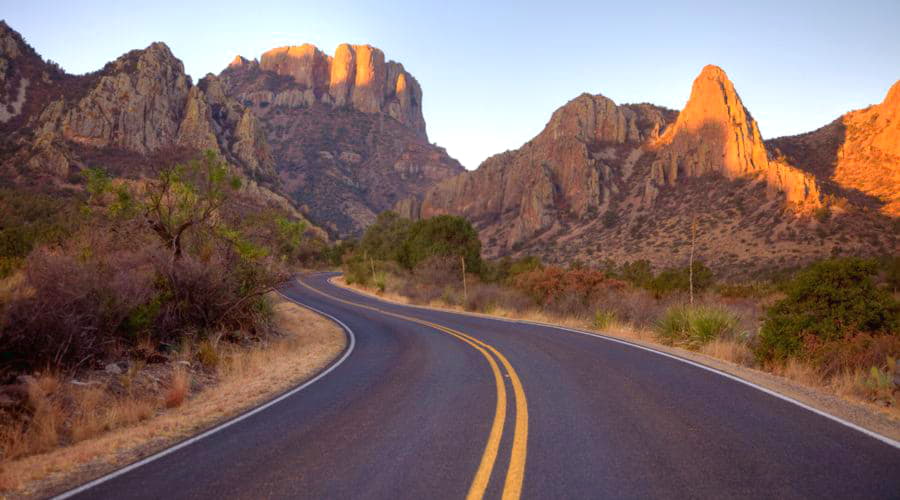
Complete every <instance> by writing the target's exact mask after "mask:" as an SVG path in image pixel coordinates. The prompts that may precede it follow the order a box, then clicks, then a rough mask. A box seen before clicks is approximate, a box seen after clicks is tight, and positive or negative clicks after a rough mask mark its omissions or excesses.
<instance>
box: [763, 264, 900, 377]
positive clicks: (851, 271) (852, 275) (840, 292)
mask: <svg viewBox="0 0 900 500" xmlns="http://www.w3.org/2000/svg"><path fill="white" fill-rule="evenodd" d="M875 273H876V268H875V265H874V263H873V262H872V261H866V260H862V259H857V258H843V259H831V260H825V261H821V262H817V263H815V264H813V265H811V266H810V267H809V268H807V269H806V270H804V271H802V272H800V273H799V274H798V275H797V276H796V277H795V278H794V279H793V280H792V281H791V282H789V283H788V284H787V285H786V288H785V292H786V294H787V296H786V297H785V298H784V299H782V300H780V301H778V302H776V303H775V304H774V305H773V306H772V307H771V308H769V309H768V311H767V312H766V319H765V322H764V323H763V325H762V328H761V330H760V336H759V342H758V344H757V346H756V349H755V352H756V355H757V357H758V358H759V359H760V360H762V361H772V360H784V359H787V358H789V357H792V356H798V355H803V354H809V352H808V351H809V350H808V349H806V348H805V347H804V344H805V343H807V344H810V345H813V344H818V343H822V344H825V343H830V342H834V341H842V340H844V339H846V338H848V337H849V336H851V335H854V334H858V333H868V334H871V335H893V336H896V335H897V332H898V328H900V304H898V302H897V301H896V300H895V299H894V298H893V297H891V295H890V293H888V292H887V291H886V290H884V289H882V288H879V287H878V286H877V285H876V284H875V282H874V280H873V277H874V275H875Z"/></svg>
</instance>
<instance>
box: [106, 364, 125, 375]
mask: <svg viewBox="0 0 900 500" xmlns="http://www.w3.org/2000/svg"><path fill="white" fill-rule="evenodd" d="M106 373H110V374H112V375H121V374H122V373H123V370H122V367H121V366H119V364H118V363H110V364H108V365H106Z"/></svg>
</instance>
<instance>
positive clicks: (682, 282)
mask: <svg viewBox="0 0 900 500" xmlns="http://www.w3.org/2000/svg"><path fill="white" fill-rule="evenodd" d="M693 267H694V276H693V282H694V292H701V291H703V290H706V289H707V288H709V287H710V285H712V284H713V281H714V280H713V273H712V271H711V270H710V269H709V268H708V267H706V265H704V264H703V263H702V262H700V261H694V265H693ZM690 270H691V269H690V266H685V267H681V268H669V269H664V270H663V271H661V272H660V273H659V275H657V276H656V277H655V278H653V279H652V280H651V281H650V283H649V286H648V288H649V289H650V291H651V292H653V293H654V295H656V296H657V297H662V296H664V295H668V294H670V293H672V292H676V291H683V292H685V291H688V290H689V289H690V284H691V275H690Z"/></svg>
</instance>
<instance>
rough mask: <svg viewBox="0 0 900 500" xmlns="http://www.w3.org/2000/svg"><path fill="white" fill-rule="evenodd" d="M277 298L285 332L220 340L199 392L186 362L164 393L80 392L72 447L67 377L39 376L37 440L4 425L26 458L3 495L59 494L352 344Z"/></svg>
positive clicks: (13, 467) (283, 384)
mask: <svg viewBox="0 0 900 500" xmlns="http://www.w3.org/2000/svg"><path fill="white" fill-rule="evenodd" d="M275 301H276V304H275V306H274V309H275V314H276V316H275V321H276V325H277V326H278V328H279V330H280V331H282V332H283V333H284V335H283V336H282V337H280V338H278V339H277V340H274V341H272V342H269V343H268V344H266V345H263V346H261V347H253V348H249V349H237V348H232V347H229V348H222V347H220V346H219V347H214V348H215V349H216V353H215V354H216V356H218V357H220V358H221V363H220V367H219V369H218V374H217V382H216V383H215V384H214V385H212V386H210V387H207V388H206V389H204V390H203V391H200V392H197V393H191V392H190V390H189V388H190V374H189V373H188V370H186V369H185V368H184V365H183V364H181V363H177V362H176V365H175V368H174V369H173V372H172V378H171V380H170V382H169V383H167V384H166V385H165V386H164V388H163V389H164V390H163V393H162V394H160V395H156V396H153V397H151V398H148V397H146V395H139V394H132V393H131V391H129V393H128V394H126V395H121V396H118V397H116V398H114V399H110V397H109V394H108V393H107V391H106V387H104V386H99V385H89V386H84V387H80V386H79V387H77V388H76V389H72V390H70V391H69V392H68V393H67V397H69V398H70V403H71V405H72V406H74V407H75V408H77V410H76V411H75V413H74V414H69V415H68V418H69V419H71V423H70V429H71V430H70V431H69V434H70V439H69V441H70V443H71V444H68V445H66V446H59V445H60V443H61V441H60V433H59V431H58V429H60V428H61V427H63V425H62V422H61V421H60V419H61V418H64V417H66V413H65V412H63V411H62V410H63V408H62V405H60V404H57V403H54V398H50V397H49V394H50V393H49V392H48V391H56V390H58V388H59V387H61V386H62V385H65V384H62V382H61V381H60V379H59V378H57V377H51V376H50V375H45V376H42V377H38V378H37V379H36V382H35V383H33V384H30V386H34V388H33V389H31V388H30V389H29V390H30V391H32V390H33V392H34V394H33V396H32V394H31V392H30V393H29V400H31V398H32V397H33V399H34V401H35V404H37V405H38V406H40V417H39V418H38V419H36V423H37V424H38V425H37V426H34V425H32V426H29V430H30V429H32V428H33V429H34V430H33V431H29V433H28V434H27V439H26V434H25V433H23V427H21V426H20V427H16V428H13V427H7V428H0V440H2V442H8V443H12V444H14V446H16V448H15V449H5V450H4V451H5V453H6V455H5V457H19V458H17V459H13V460H9V459H4V461H3V462H2V463H0V492H10V491H15V492H16V493H17V494H26V495H27V494H35V493H38V494H41V495H46V494H47V493H48V492H52V491H55V488H54V486H53V485H54V484H63V483H66V482H67V481H68V482H71V481H72V480H73V479H76V478H77V480H86V479H89V478H90V476H93V475H96V474H97V473H98V472H99V471H109V470H112V469H114V468H116V467H117V466H118V465H121V464H123V463H127V462H129V461H134V460H136V459H139V458H140V457H141V456H146V455H148V454H150V453H152V452H154V451H156V450H159V449H162V448H164V447H165V446H167V445H168V444H171V443H173V442H175V441H177V440H180V439H183V438H185V437H187V436H190V435H192V434H195V433H197V432H199V431H201V430H203V429H205V428H209V427H211V426H213V425H215V424H216V423H217V422H220V421H222V420H224V419H227V418H229V417H231V416H233V415H236V414H238V413H240V412H242V411H245V410H246V409H248V408H251V407H253V406H257V405H259V404H261V403H262V402H264V401H266V400H268V399H270V398H271V397H272V396H273V395H275V394H278V393H279V392H282V391H284V390H285V389H287V388H289V387H291V386H293V385H296V384H297V383H299V382H300V381H302V380H304V379H307V378H309V377H311V376H312V375H314V374H315V373H317V372H318V371H320V370H321V369H322V368H324V367H325V366H326V365H327V364H328V363H329V362H330V361H331V360H332V359H334V358H335V357H337V356H338V355H339V354H340V353H341V351H342V350H343V349H344V346H345V344H346V339H345V337H344V334H343V333H342V332H341V330H340V329H339V328H338V327H337V326H336V325H334V324H333V323H331V322H330V321H329V320H327V319H325V318H323V317H321V316H319V315H317V314H315V313H312V312H310V311H308V310H306V309H304V308H302V307H299V306H297V305H295V304H293V303H291V302H288V301H286V300H283V299H281V298H280V297H276V298H275ZM140 369H141V367H140V365H135V367H133V369H129V371H128V372H126V373H125V374H122V375H120V376H119V377H120V379H119V380H120V381H123V386H125V387H126V388H128V383H127V381H128V380H129V379H130V378H133V377H134V375H135V374H134V373H133V372H134V371H139V370H140ZM179 373H181V375H179ZM70 385H71V384H69V385H68V386H70ZM68 386H67V387H68ZM135 392H136V391H135ZM172 392H178V393H183V399H182V401H181V403H180V404H179V405H178V406H175V407H170V408H166V406H167V401H166V400H167V399H168V398H169V395H170V393H172ZM41 405H43V406H41ZM35 408H37V406H36V407H35ZM17 433H18V434H17ZM4 448H6V447H5V446H4ZM36 450H40V452H38V451H36ZM26 454H28V456H24V455H26ZM81 474H89V475H84V476H82V475H81Z"/></svg>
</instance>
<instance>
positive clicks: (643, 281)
mask: <svg viewBox="0 0 900 500" xmlns="http://www.w3.org/2000/svg"><path fill="white" fill-rule="evenodd" d="M607 267H608V268H609V269H610V271H611V272H612V274H613V275H614V276H616V277H618V278H620V279H623V280H625V281H627V282H629V283H631V284H632V285H634V286H639V287H641V288H649V287H650V283H651V282H652V281H653V268H652V267H651V266H650V262H649V261H647V260H643V259H642V260H637V261H634V262H626V263H624V264H622V266H621V267H620V268H619V269H616V267H615V264H614V263H608V264H607Z"/></svg>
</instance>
